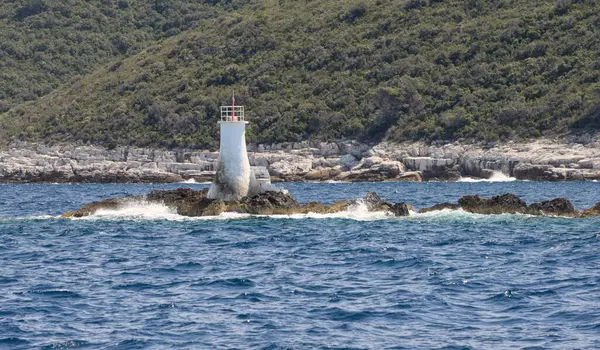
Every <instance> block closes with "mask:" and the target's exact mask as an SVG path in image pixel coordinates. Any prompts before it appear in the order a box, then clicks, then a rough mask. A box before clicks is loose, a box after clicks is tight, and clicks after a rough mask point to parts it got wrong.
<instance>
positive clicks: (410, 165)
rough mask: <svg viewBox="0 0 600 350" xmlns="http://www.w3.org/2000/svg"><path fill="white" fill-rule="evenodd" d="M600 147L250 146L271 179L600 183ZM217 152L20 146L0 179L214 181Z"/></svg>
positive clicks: (548, 143)
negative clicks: (496, 176)
mask: <svg viewBox="0 0 600 350" xmlns="http://www.w3.org/2000/svg"><path fill="white" fill-rule="evenodd" d="M599 146H600V144H598V142H588V143H587V144H586V145H583V144H580V143H570V144H568V143H564V142H558V141H556V140H538V141H536V142H531V143H506V144H497V145H487V146H485V147H483V146H482V145H473V144H459V143H453V144H447V145H443V146H429V145H425V144H422V143H403V144H399V143H380V144H377V145H372V146H371V145H367V144H362V143H358V142H354V141H340V142H336V143H311V142H298V143H283V144H271V145H252V144H251V145H249V146H248V151H249V152H248V156H249V159H250V165H251V166H258V167H265V168H266V169H268V172H269V173H270V175H271V177H272V179H273V181H329V180H333V181H402V180H407V181H421V180H425V181H427V180H442V181H443V180H449V181H452V180H458V179H459V178H460V177H464V176H469V177H478V178H490V177H492V176H494V174H497V173H498V172H501V173H503V174H504V175H506V176H511V177H515V178H517V179H519V180H550V181H560V180H596V179H600V147H599ZM217 159H218V152H211V151H196V150H185V149H181V150H172V151H167V150H157V149H141V148H126V147H118V148H115V149H112V150H108V149H105V148H102V147H96V146H52V147H48V146H44V145H40V144H32V143H15V144H13V145H12V146H11V147H9V148H8V149H6V150H4V151H0V182H5V183H7V182H8V183H11V182H14V183H26V182H122V183H129V182H179V181H184V180H188V179H194V180H195V181H198V182H207V181H212V179H213V176H214V171H215V170H216V166H217Z"/></svg>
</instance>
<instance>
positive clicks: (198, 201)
mask: <svg viewBox="0 0 600 350" xmlns="http://www.w3.org/2000/svg"><path fill="white" fill-rule="evenodd" d="M207 193H208V189H203V190H201V191H196V190H192V189H190V188H179V189H176V190H155V191H152V192H151V193H150V194H148V195H146V196H143V197H130V198H114V199H107V200H104V201H100V202H95V203H91V204H88V205H85V206H84V207H82V208H81V209H79V210H75V211H72V212H68V213H66V214H64V215H63V217H83V216H88V215H93V214H94V213H95V212H96V211H98V210H100V209H119V208H122V207H124V206H126V205H127V204H130V203H132V202H134V201H147V202H151V203H157V202H158V203H162V204H164V205H166V206H168V207H171V208H175V209H176V210H177V213H178V214H180V215H184V216H213V215H219V214H221V213H224V212H237V213H249V214H256V215H274V214H298V213H311V212H314V213H324V214H329V213H336V212H340V211H344V210H346V209H348V207H350V206H351V205H352V204H355V203H356V201H340V202H336V203H334V204H332V205H325V204H322V203H309V204H307V205H304V206H302V205H300V204H298V202H296V200H295V199H294V198H293V197H292V196H291V195H290V194H288V193H284V192H275V191H269V192H265V193H262V194H259V195H256V196H252V197H244V198H242V199H241V200H239V201H227V202H225V201H221V200H214V199H209V198H207V197H206V196H207ZM363 201H364V202H365V203H366V204H367V206H368V208H369V210H371V211H389V212H391V213H394V214H395V215H402V216H406V215H408V207H407V206H406V204H404V203H398V204H390V203H388V202H385V201H382V200H381V199H380V198H379V196H377V194H376V193H374V192H371V193H369V194H367V196H365V198H364V199H363Z"/></svg>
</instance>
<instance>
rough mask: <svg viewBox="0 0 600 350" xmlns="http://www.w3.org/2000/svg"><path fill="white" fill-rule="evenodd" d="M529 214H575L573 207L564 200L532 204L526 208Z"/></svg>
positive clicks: (556, 199)
mask: <svg viewBox="0 0 600 350" xmlns="http://www.w3.org/2000/svg"><path fill="white" fill-rule="evenodd" d="M527 209H528V210H527V211H528V212H529V214H533V215H544V214H545V215H548V214H551V215H563V216H571V215H573V214H575V207H574V206H573V204H572V203H571V202H570V201H569V200H568V199H566V198H555V199H552V200H549V201H544V202H541V203H533V204H531V205H530V206H529V207H528V208H527Z"/></svg>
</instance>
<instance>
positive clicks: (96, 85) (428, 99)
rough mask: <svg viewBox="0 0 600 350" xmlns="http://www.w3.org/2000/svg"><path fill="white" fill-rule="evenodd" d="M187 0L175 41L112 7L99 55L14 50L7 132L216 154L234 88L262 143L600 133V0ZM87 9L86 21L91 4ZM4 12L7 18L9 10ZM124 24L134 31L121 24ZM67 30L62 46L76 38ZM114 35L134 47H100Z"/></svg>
mask: <svg viewBox="0 0 600 350" xmlns="http://www.w3.org/2000/svg"><path fill="white" fill-rule="evenodd" d="M40 1H41V0H40ZM65 1H66V0H65ZM129 2H130V3H132V4H133V3H137V2H136V1H131V0H130V1H129ZM157 2H158V0H157ZM188 2H189V5H187V7H185V11H184V10H182V9H179V10H177V11H175V10H173V11H172V12H171V13H172V17H168V16H166V18H170V19H164V21H169V20H170V21H173V22H174V23H178V25H177V26H174V27H173V28H177V29H176V30H175V31H173V32H171V33H169V34H167V32H169V31H170V29H169V30H166V31H165V29H166V28H167V27H169V26H166V27H165V26H164V25H163V26H162V27H160V30H157V29H154V30H150V29H148V28H155V27H153V26H152V25H148V28H146V27H144V26H141V25H138V24H135V23H129V21H123V18H122V17H120V16H121V15H115V16H113V17H109V16H104V17H103V18H105V21H106V22H103V23H105V26H103V27H102V26H100V27H98V28H97V31H96V32H94V33H96V34H97V37H98V43H97V44H94V45H92V44H90V47H91V48H93V50H92V51H90V53H89V54H86V55H82V54H80V55H74V54H73V53H71V52H61V51H56V53H55V54H56V57H57V58H58V59H57V60H54V61H52V63H53V65H55V66H56V68H55V69H50V70H46V69H44V66H43V65H41V63H39V62H38V61H35V58H32V57H30V55H28V54H25V55H21V56H18V55H12V56H10V60H9V62H13V63H11V64H13V66H17V65H21V66H18V67H19V69H18V70H17V69H14V70H13V71H12V73H11V74H13V75H12V76H9V77H3V78H2V79H4V80H3V81H5V82H6V83H7V86H8V87H7V86H2V87H0V89H1V90H0V94H4V95H0V98H2V100H3V103H4V104H7V105H8V106H9V107H12V108H11V109H10V110H9V111H8V112H6V113H5V114H3V115H2V116H0V124H1V125H0V126H2V128H1V130H2V131H0V133H4V135H1V134H0V136H3V138H5V139H8V138H9V137H19V138H22V139H28V140H38V141H39V140H42V141H46V142H62V141H69V142H79V141H81V142H91V143H101V144H106V145H109V146H114V145H117V144H134V145H138V146H161V147H215V146H216V141H217V140H218V133H217V126H216V120H217V118H218V113H217V108H218V106H219V105H220V104H223V103H226V102H227V101H228V100H229V98H230V95H231V91H232V90H233V89H235V91H236V96H237V101H238V102H239V103H242V104H245V105H246V108H247V110H248V112H247V115H248V117H249V119H251V121H252V129H251V130H250V132H249V134H250V135H249V137H250V139H251V140H253V141H262V142H279V141H297V140H304V139H308V138H313V139H323V140H331V139H336V138H341V137H349V138H358V139H362V140H380V139H382V138H384V137H387V138H389V139H391V140H397V141H400V140H416V139H422V140H438V139H442V140H453V139H477V140H497V139H510V138H517V137H520V138H525V137H537V136H542V135H546V134H558V133H565V132H580V131H582V130H584V131H595V130H596V129H598V128H600V82H599V81H600V79H599V78H600V58H599V57H600V4H596V2H594V1H590V0H580V1H576V0H573V1H566V0H559V1H556V0H553V1H536V2H535V4H534V3H533V2H527V1H522V0H521V1H511V0H504V1H503V0H496V1H492V0H487V1H485V0H469V1H454V0H452V1H449V0H446V1H443V0H437V1H436V0H429V1H425V0H410V1H406V0H364V1H352V0H347V1H329V0H328V1H324V0H323V1H316V0H312V1H311V0H296V1H292V0H279V1H277V0H268V1H257V4H252V3H248V2H243V1H240V2H239V3H237V4H231V3H230V2H224V3H225V5H221V4H220V3H221V2H217V1H214V2H215V3H217V5H211V4H208V3H206V2H202V3H199V2H195V1H188ZM78 3H80V4H81V5H82V6H81V9H82V11H83V12H82V14H84V13H87V12H86V10H85V9H84V6H83V5H89V6H91V5H92V4H95V3H96V2H95V1H88V2H83V1H79V2H78ZM108 3H110V4H113V5H114V7H110V6H109V7H110V8H111V9H112V10H113V11H114V12H116V13H120V12H119V11H126V13H132V14H136V13H145V12H144V11H151V12H152V11H153V12H156V13H157V16H161V15H160V12H157V11H155V10H152V9H150V7H151V6H150V5H144V6H142V5H139V7H135V6H131V5H130V6H129V7H127V8H125V9H120V7H119V3H121V1H108V0H107V1H98V3H97V4H95V5H94V6H97V7H96V8H98V6H100V4H108ZM140 3H141V2H140ZM173 3H177V4H182V3H185V1H184V2H175V1H174V2H173ZM193 4H197V5H193ZM242 5H245V6H242ZM8 6H9V5H0V12H5V13H14V10H11V11H12V12H11V11H8V10H5V8H7V7H8ZM182 6H183V5H182ZM215 6H216V7H215ZM127 11H131V12H127ZM169 11H171V10H169ZM169 11H166V12H163V13H169ZM82 14H80V15H79V16H80V17H82ZM184 14H185V15H184ZM92 15H94V16H95V15H97V13H93V14H90V15H89V16H92ZM11 16H12V17H11ZM11 16H6V15H5V16H4V17H0V18H2V21H7V23H9V24H10V25H12V26H14V27H15V28H19V26H25V25H27V26H31V25H32V23H33V22H34V21H35V20H36V18H37V17H39V16H45V13H39V14H33V15H30V16H28V17H26V18H25V19H23V20H21V19H17V18H16V17H14V15H11ZM123 16H125V14H123ZM131 16H135V15H131ZM182 16H191V17H190V18H194V20H192V21H188V20H187V19H182V18H184V17H182ZM163 17H164V16H163ZM128 18H130V17H128ZM140 18H142V20H141V21H142V22H143V20H148V21H150V20H149V19H148V18H147V17H146V16H143V15H142V16H141V17H140ZM27 21H29V22H32V23H29V24H23V23H24V22H27ZM124 22H128V25H130V28H131V30H126V29H123V28H122V27H120V25H121V24H115V23H124ZM192 22H193V23H192ZM61 23H62V26H61V27H60V28H59V29H60V31H61V33H62V34H60V35H56V36H55V37H54V38H58V39H57V40H59V39H61V38H63V35H65V36H69V35H77V33H81V31H79V30H77V29H76V28H75V27H74V26H75V25H71V26H67V25H66V22H65V23H63V22H61ZM161 23H162V22H161ZM28 28H29V27H28ZM57 30H58V29H57ZM118 30H120V31H121V32H122V33H123V35H127V36H129V35H131V38H132V39H130V41H128V42H130V43H131V46H128V47H127V49H126V50H123V51H119V50H118V49H117V50H116V51H115V48H114V45H113V46H112V48H110V47H108V46H107V47H106V48H104V49H98V47H102V46H101V43H102V42H103V41H102V40H110V38H112V37H114V35H115V31H118ZM178 31H180V33H179V34H177V32H178ZM17 32H18V31H17ZM37 33H38V31H37V30H36V29H33V28H30V29H29V31H23V32H22V35H23V37H25V38H26V37H27V36H28V35H29V36H33V37H35V36H36V35H37ZM135 33H138V34H135ZM1 35H6V34H5V33H4V30H2V34H1ZM135 35H138V36H139V40H138V39H136V36H135ZM5 40H8V43H12V41H11V40H10V39H3V44H1V45H4V46H6V42H7V41H5ZM24 40H25V39H24ZM42 41H43V40H42ZM113 44H114V43H113ZM117 47H118V45H117ZM109 48H110V50H109ZM94 50H96V51H94ZM140 50H141V51H140ZM34 52H35V53H37V51H34ZM81 52H83V51H77V52H76V53H81ZM52 57H55V56H52ZM80 62H83V63H80ZM3 64H4V61H3ZM92 68H95V69H93V71H91V73H89V74H86V70H88V71H89V70H91V69H92ZM78 69H80V70H81V72H79V71H78ZM63 71H68V72H69V73H68V74H61V72H63ZM0 74H6V73H4V72H3V73H0ZM76 75H80V76H81V77H80V78H76V79H74V77H75V76H76ZM30 77H36V78H35V79H30ZM69 79H70V80H69ZM62 82H67V83H66V84H63V85H60V84H61V83H62ZM55 85H56V86H58V87H57V88H55V89H54V90H53V91H52V92H50V93H47V94H46V92H48V91H49V90H50V89H51V88H54V86H55ZM38 87H39V88H40V89H41V90H39V91H38V90H36V88H38ZM42 87H45V88H44V89H45V90H44V89H42ZM27 93H29V94H30V95H27ZM24 94H25V95H24ZM31 94H33V95H31ZM38 95H39V96H42V95H43V96H42V97H40V98H37V99H35V100H34V101H30V102H26V103H22V104H19V105H15V103H14V102H15V101H18V102H20V101H21V100H28V99H34V98H35V96H38Z"/></svg>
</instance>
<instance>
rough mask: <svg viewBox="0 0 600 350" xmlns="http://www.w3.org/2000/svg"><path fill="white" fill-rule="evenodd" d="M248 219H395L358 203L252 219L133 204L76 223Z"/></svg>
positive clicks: (236, 214)
mask: <svg viewBox="0 0 600 350" xmlns="http://www.w3.org/2000/svg"><path fill="white" fill-rule="evenodd" d="M248 218H271V219H349V220H356V221H374V220H385V219H391V218H395V217H394V216H393V215H392V214H390V213H387V212H383V211H379V212H372V211H369V210H368V208H367V205H366V204H364V203H362V202H361V201H358V202H357V203H356V204H355V205H352V206H350V207H349V208H348V209H347V210H345V211H342V212H338V213H332V214H320V213H307V214H291V215H253V214H243V213H231V212H228V213H222V214H220V215H217V216H202V217H189V216H183V215H179V214H177V211H176V210H175V209H173V208H170V207H167V206H165V205H163V204H157V203H148V202H134V203H131V204H129V205H127V206H125V207H123V208H119V209H101V210H98V211H97V212H96V213H94V214H93V215H90V216H87V217H84V218H79V219H75V220H171V221H202V220H240V219H248Z"/></svg>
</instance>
